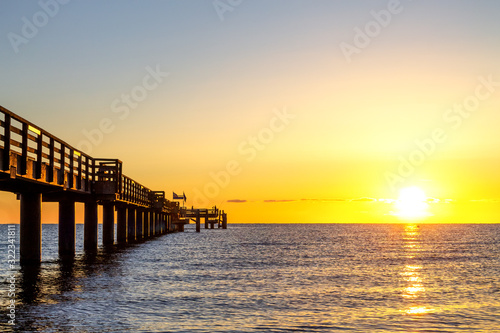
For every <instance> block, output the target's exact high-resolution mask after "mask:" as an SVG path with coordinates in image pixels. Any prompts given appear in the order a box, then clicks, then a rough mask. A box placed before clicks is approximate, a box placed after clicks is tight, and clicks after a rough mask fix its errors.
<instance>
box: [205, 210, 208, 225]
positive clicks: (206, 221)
mask: <svg viewBox="0 0 500 333" xmlns="http://www.w3.org/2000/svg"><path fill="white" fill-rule="evenodd" d="M205 229H208V211H207V212H206V213H205Z"/></svg>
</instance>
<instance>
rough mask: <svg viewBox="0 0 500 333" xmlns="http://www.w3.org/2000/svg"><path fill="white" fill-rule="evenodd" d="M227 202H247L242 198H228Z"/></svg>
mask: <svg viewBox="0 0 500 333" xmlns="http://www.w3.org/2000/svg"><path fill="white" fill-rule="evenodd" d="M227 202H232V203H244V202H247V201H246V200H242V199H230V200H228V201H227Z"/></svg>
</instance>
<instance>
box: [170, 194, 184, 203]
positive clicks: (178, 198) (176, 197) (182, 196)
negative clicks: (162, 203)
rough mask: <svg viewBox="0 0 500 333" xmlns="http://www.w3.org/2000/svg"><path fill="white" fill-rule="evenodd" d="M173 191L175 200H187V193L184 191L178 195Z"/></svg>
mask: <svg viewBox="0 0 500 333" xmlns="http://www.w3.org/2000/svg"><path fill="white" fill-rule="evenodd" d="M172 193H174V200H184V201H186V194H185V193H184V192H182V195H178V194H176V193H175V192H172Z"/></svg>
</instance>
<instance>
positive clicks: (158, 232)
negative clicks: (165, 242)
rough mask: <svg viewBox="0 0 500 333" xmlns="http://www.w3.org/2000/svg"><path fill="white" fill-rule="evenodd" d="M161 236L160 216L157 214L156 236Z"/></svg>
mask: <svg viewBox="0 0 500 333" xmlns="http://www.w3.org/2000/svg"><path fill="white" fill-rule="evenodd" d="M159 234H160V214H159V213H156V212H155V235H159Z"/></svg>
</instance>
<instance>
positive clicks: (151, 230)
mask: <svg viewBox="0 0 500 333" xmlns="http://www.w3.org/2000/svg"><path fill="white" fill-rule="evenodd" d="M154 235H155V212H154V211H153V210H150V211H149V237H153V236H154Z"/></svg>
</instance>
